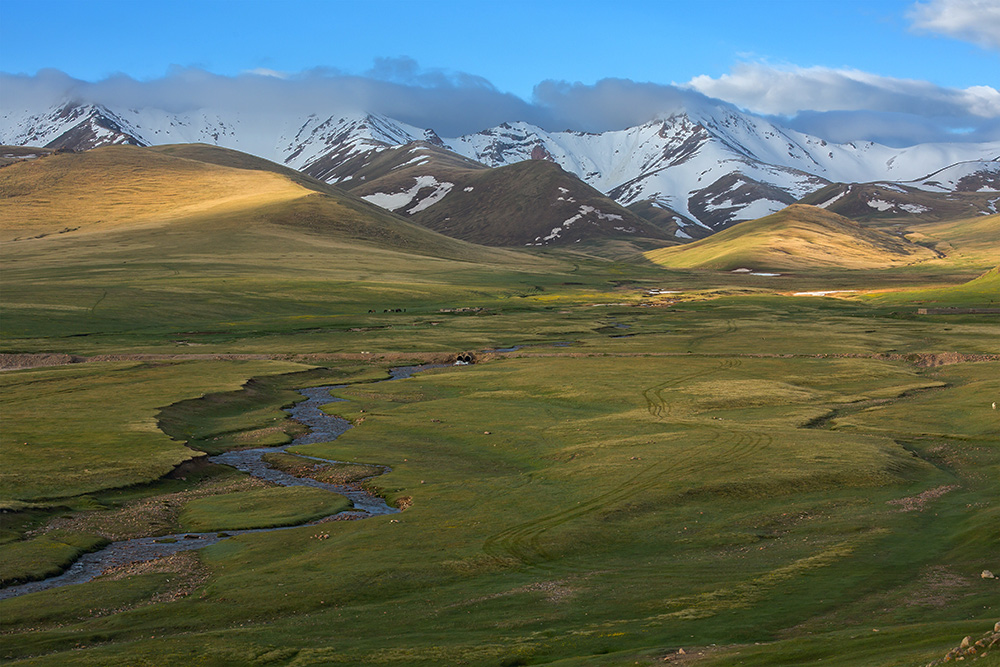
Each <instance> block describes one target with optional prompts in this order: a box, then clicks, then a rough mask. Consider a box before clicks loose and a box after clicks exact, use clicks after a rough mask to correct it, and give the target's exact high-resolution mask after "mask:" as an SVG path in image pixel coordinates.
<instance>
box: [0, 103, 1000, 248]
mask: <svg viewBox="0 0 1000 667" xmlns="http://www.w3.org/2000/svg"><path fill="white" fill-rule="evenodd" d="M414 141H423V142H428V143H429V144H432V145H434V146H439V147H442V148H446V149H448V150H451V151H453V152H454V153H457V154H459V155H461V156H464V157H467V158H470V159H472V160H475V161H477V162H480V163H482V164H485V165H487V166H489V167H499V166H504V165H511V164H514V163H517V162H522V161H525V160H532V159H533V160H539V159H541V160H548V161H551V162H554V163H556V164H558V165H559V166H561V167H562V168H563V169H564V170H566V171H568V172H570V173H572V174H575V175H577V176H578V177H579V178H581V179H582V180H583V181H584V182H586V183H587V184H589V185H591V186H593V187H595V188H596V189H597V190H599V191H601V192H602V193H605V194H607V195H608V196H609V197H611V198H612V199H614V200H616V201H618V202H619V203H620V204H622V205H631V204H636V203H639V202H648V203H650V204H651V205H652V206H654V207H656V208H657V209H661V210H663V211H666V212H667V213H668V214H669V215H670V216H672V218H673V219H674V220H675V221H676V223H677V224H678V225H680V226H681V228H683V227H684V226H688V227H690V226H692V225H696V226H701V227H704V228H706V231H707V230H709V229H711V230H717V229H721V228H723V227H726V226H728V225H730V224H732V223H734V222H737V221H740V220H748V219H752V218H757V217H760V216H763V215H767V214H769V213H773V212H775V211H777V210H779V209H781V208H783V207H784V206H786V205H787V204H790V203H792V202H795V201H797V200H799V199H800V198H802V197H804V196H805V195H807V194H809V193H810V192H814V191H816V190H818V189H820V188H823V187H825V186H827V185H829V184H831V183H835V182H845V183H858V182H869V181H888V182H904V181H916V180H918V179H925V180H927V182H928V183H930V181H933V184H931V185H928V186H926V187H937V188H943V189H948V188H950V187H954V188H958V187H960V186H959V183H960V182H961V183H973V182H981V183H982V186H981V187H993V188H995V187H997V186H996V178H995V171H990V169H992V167H982V165H984V164H987V163H990V162H991V161H993V160H996V159H997V158H1000V142H991V143H985V144H970V143H954V144H923V145H918V146H912V147H909V148H903V149H897V148H890V147H887V146H882V145H879V144H874V143H871V142H864V143H847V144H831V143H828V142H826V141H824V140H822V139H819V138H816V137H812V136H809V135H805V134H802V133H799V132H794V131H792V130H788V129H784V128H781V127H779V126H777V125H775V124H773V123H771V122H769V121H767V120H765V119H762V118H759V117H756V116H753V115H750V114H746V113H743V112H740V111H739V110H737V109H736V108H734V107H731V106H729V105H726V104H723V103H719V104H718V105H704V106H703V107H702V108H698V109H690V110H688V111H687V112H685V113H677V114H674V115H671V116H669V117H665V118H659V119H656V120H653V121H650V122H647V123H644V124H642V125H639V126H636V127H631V128H627V129H624V130H614V131H609V132H603V133H599V134H591V133H584V132H572V131H565V132H548V131H546V130H543V129H542V128H539V127H536V126H533V125H530V124H527V123H522V122H512V123H504V124H502V125H499V126H497V127H494V128H490V129H487V130H483V131H482V132H477V133H475V134H470V135H465V136H462V137H457V138H453V139H441V138H440V137H439V136H438V135H437V134H436V133H435V132H434V131H433V130H431V129H423V128H418V127H414V126H412V125H408V124H406V123H402V122H399V121H396V120H393V119H391V118H387V117H385V116H379V115H375V114H366V113H356V114H333V115H324V114H321V113H317V114H313V115H309V116H305V117H302V116H294V115H281V114H275V113H264V112H260V113H257V112H254V111H252V110H245V111H239V112H220V111H212V110H208V109H205V110H199V111H192V112H185V113H171V112H168V111H165V110H162V109H150V108H146V109H110V108H108V107H106V106H101V105H96V104H74V103H66V104H63V105H60V106H58V107H54V108H52V109H46V110H32V109H16V108H14V109H4V110H3V111H0V143H2V144H8V145H19V146H25V145H35V146H46V147H50V148H59V147H63V148H71V149H77V150H79V149H89V148H94V147H97V146H101V145H106V144H114V143H129V144H136V145H153V144H168V143H196V142H202V143H209V144H216V145H219V146H223V147H226V148H232V149H235V150H240V151H243V152H246V153H251V154H253V155H258V156H260V157H263V158H267V159H269V160H273V161H275V162H278V163H281V164H285V165H287V166H289V167H292V168H295V169H298V170H300V171H303V172H305V173H307V174H309V175H311V176H314V177H316V178H320V179H322V180H325V181H327V182H329V183H341V184H342V183H345V182H346V181H348V180H349V179H352V178H354V175H355V174H358V173H359V172H363V170H364V169H365V167H367V166H368V165H370V164H371V163H372V161H373V160H374V159H375V158H376V156H377V154H378V153H380V152H382V151H384V150H386V149H388V148H392V147H398V146H403V145H406V144H409V143H411V142H414ZM416 159H418V158H417V157H416V156H414V160H416ZM959 163H970V164H972V165H979V166H973V167H968V166H966V167H958V166H957V165H958V164H959ZM949 169H951V170H955V169H957V170H958V171H953V172H951V171H949V172H947V173H948V174H950V175H949V176H948V177H947V178H941V179H936V180H935V179H933V178H931V177H930V176H929V175H931V174H934V173H935V172H939V171H941V170H949ZM969 169H971V171H969ZM983 169H986V170H987V173H985V174H980V172H981V171H982V170H983ZM963 170H964V171H963ZM960 172H961V173H960ZM942 173H945V172H942ZM977 174H980V175H977ZM991 174H992V176H991ZM418 176H419V175H418ZM425 176H427V177H431V176H434V174H432V173H428V174H426V175H425ZM359 178H360V176H359ZM963 179H964V180H963ZM977 179H978V180H977Z"/></svg>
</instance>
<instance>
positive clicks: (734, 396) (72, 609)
mask: <svg viewBox="0 0 1000 667" xmlns="http://www.w3.org/2000/svg"><path fill="white" fill-rule="evenodd" d="M624 340H630V339H624ZM556 350H558V348H556ZM564 353H565V354H571V353H567V352H564ZM216 363H218V362H216ZM997 371H998V365H997V363H995V362H994V363H981V364H961V365H957V366H946V367H941V368H935V369H926V370H921V369H919V368H916V367H913V366H911V365H909V364H907V363H905V362H902V361H899V362H894V361H878V360H873V359H866V358H808V357H801V356H800V357H791V358H753V357H735V356H733V355H728V356H726V355H711V354H697V355H695V354H692V355H687V354H683V355H672V356H665V357H664V356H661V357H657V356H634V357H631V356H630V357H623V356H603V355H599V356H580V357H577V356H543V353H541V352H539V353H537V354H532V355H529V356H526V357H524V358H513V359H507V360H498V361H494V362H488V363H485V364H481V365H475V366H469V367H461V368H446V369H440V370H432V371H427V372H425V373H423V374H421V375H419V376H416V377H414V378H411V379H407V380H401V381H397V382H392V383H385V384H372V383H370V382H366V381H364V380H366V379H370V378H369V377H366V376H365V375H358V376H355V379H359V380H362V381H361V382H356V383H353V384H348V386H347V387H345V388H344V389H340V390H337V392H336V393H337V395H338V396H339V397H342V398H346V399H349V401H348V402H346V403H332V404H330V405H329V406H328V409H329V410H331V411H333V412H337V413H339V414H343V415H344V416H346V417H349V418H352V419H355V420H356V419H357V418H358V417H360V416H363V417H364V421H363V422H361V423H358V424H357V425H356V427H355V428H354V429H352V430H350V431H348V432H347V434H345V435H344V436H342V437H341V438H340V439H338V440H337V441H335V442H333V443H329V444H320V445H311V446H307V447H302V448H299V449H298V450H297V451H300V452H302V453H305V454H310V455H318V456H322V457H328V458H333V459H337V460H346V461H360V462H377V463H381V464H386V465H389V466H391V467H392V469H393V471H392V472H391V473H389V474H387V475H385V476H383V477H379V478H376V479H375V480H373V481H372V482H369V484H370V485H372V486H373V488H375V489H376V490H377V491H378V492H380V493H382V494H384V495H385V496H386V497H387V499H388V500H390V501H394V500H398V499H400V498H404V497H407V498H410V499H412V506H411V507H410V508H409V509H407V510H405V511H404V512H403V513H402V514H399V515H396V516H395V517H392V520H391V519H390V517H381V518H375V519H369V520H366V521H361V522H339V523H331V524H324V525H323V527H322V531H320V529H319V528H317V527H302V528H292V529H288V530H282V531H278V532H274V533H262V534H254V535H244V536H240V537H236V538H232V539H229V540H227V541H225V542H223V543H220V544H218V545H215V546H213V547H210V548H208V549H205V550H203V551H201V552H200V556H199V557H200V558H201V560H202V562H203V563H204V565H205V566H207V567H208V569H209V571H210V572H211V577H210V579H209V581H208V582H207V583H206V584H205V585H204V587H203V588H202V589H201V592H200V593H198V594H197V595H193V596H189V597H185V598H183V599H179V600H176V601H173V602H160V603H156V604H151V605H142V606H136V607H135V608H132V609H129V610H126V611H123V612H121V613H118V614H111V615H102V616H99V617H88V616H87V615H86V612H85V609H86V608H95V607H101V608H103V607H104V606H105V605H106V604H110V601H111V600H113V599H115V597H114V596H121V595H126V593H125V592H124V591H123V590H122V589H121V587H120V582H108V583H104V582H102V581H101V580H97V581H95V582H93V583H91V584H85V585H81V586H78V587H74V589H55V590H52V591H46V592H42V593H38V594H35V595H33V596H29V598H24V599H17V600H13V601H8V602H4V603H0V614H2V617H3V619H4V623H5V626H6V627H7V628H8V629H10V630H11V631H12V632H13V634H11V635H8V638H7V641H6V647H5V648H6V651H7V652H6V653H5V655H7V656H9V658H11V659H15V658H21V659H24V661H25V663H26V664H27V663H28V662H30V663H32V664H101V663H102V662H104V661H107V660H108V659H110V657H111V656H118V657H119V658H124V659H126V660H127V661H131V663H133V664H154V663H155V662H157V661H160V662H159V664H171V663H182V662H186V661H190V662H194V661H195V659H196V658H197V659H198V660H200V661H201V662H202V663H203V664H220V665H221V664H240V663H242V664H250V663H252V662H255V661H256V662H259V663H260V664H269V663H271V664H289V665H308V664H383V663H385V664H442V663H446V664H457V663H465V664H477V665H478V664H483V665H497V664H543V663H550V662H552V663H557V664H605V665H611V664H634V663H635V662H636V661H639V663H640V664H653V663H654V662H660V661H662V657H664V656H666V655H667V654H668V653H670V652H672V651H674V650H676V649H677V648H681V647H686V650H688V651H692V650H693V651H695V652H697V650H701V649H702V648H707V647H711V646H712V645H713V644H716V645H718V646H720V647H723V648H722V649H719V648H718V647H716V648H715V649H713V650H712V651H709V652H708V653H707V654H706V656H704V657H703V660H704V661H705V664H716V663H717V664H738V660H740V659H752V660H755V661H756V662H751V663H748V664H794V660H790V661H787V662H782V658H781V656H782V655H786V656H799V658H798V659H800V660H806V659H818V658H824V662H827V661H828V660H829V661H830V662H832V664H843V665H850V664H868V663H866V662H865V658H864V656H866V655H868V656H880V657H878V660H879V661H880V662H874V663H871V664H885V665H889V664H913V665H916V664H923V663H926V662H927V661H929V660H931V659H934V658H938V657H941V656H943V654H944V653H945V652H946V651H947V650H948V649H949V648H951V647H952V646H954V645H957V642H958V641H960V640H961V637H962V636H964V634H969V633H971V632H973V630H971V629H970V628H973V627H980V626H985V625H986V624H987V623H989V624H990V626H991V625H992V623H993V617H994V616H995V615H996V608H995V601H996V593H997V590H996V586H995V581H992V580H984V579H980V578H979V577H978V573H979V572H980V571H981V570H982V569H984V568H988V567H993V568H996V567H997V566H996V564H994V562H993V561H994V560H995V558H994V554H995V552H996V548H997V546H998V545H997V540H996V532H995V531H993V530H991V529H992V528H993V527H995V525H996V523H995V519H996V514H995V513H992V512H991V511H989V510H988V508H989V507H991V506H992V504H995V502H996V500H997V499H996V488H995V484H994V483H993V482H991V480H992V479H995V476H991V474H990V472H991V471H995V469H996V466H997V449H996V447H997V438H996V437H995V431H994V430H993V429H995V421H993V420H995V414H996V413H992V411H991V414H984V413H982V412H981V411H980V412H968V413H967V414H968V416H967V417H966V418H965V419H964V420H963V421H962V423H961V424H960V425H958V424H957V423H956V425H955V426H954V427H952V426H950V424H951V423H950V422H945V426H942V427H938V430H941V429H942V428H946V427H947V428H951V431H949V433H952V435H951V436H948V437H942V435H941V434H940V433H939V432H938V431H934V430H933V429H928V428H926V426H925V425H924V424H923V423H922V422H918V421H914V420H907V419H906V418H905V415H906V414H911V411H912V410H913V409H914V407H916V406H922V405H933V406H935V409H936V410H938V414H940V415H946V414H952V413H958V412H960V411H963V410H966V407H965V406H966V404H967V403H968V401H969V400H970V398H969V397H970V396H972V395H979V394H981V393H983V392H984V391H986V392H988V391H992V389H991V387H992V388H995V381H993V380H992V377H993V376H994V375H997V374H998V373H997ZM17 374H18V373H15V374H12V375H17ZM323 374H324V373H323V372H321V371H318V370H314V371H308V372H305V373H301V372H300V373H299V374H298V375H292V376H285V377H286V378H298V379H299V380H305V382H303V383H302V386H304V385H307V384H320V383H322V382H321V379H322V378H321V377H320V376H321V375H323ZM334 374H335V373H334ZM342 377H343V378H344V379H345V380H346V381H348V382H350V379H351V375H350V372H346V371H345V372H343V374H342ZM278 379H279V376H275V377H274V380H278ZM277 384H280V383H277ZM275 386H277V385H275ZM239 393H240V392H229V393H228V394H227V393H223V394H220V395H219V396H220V398H219V399H217V400H206V399H196V400H193V401H185V402H180V403H178V404H176V406H175V407H171V408H168V409H166V410H164V411H163V414H162V417H161V420H162V421H163V422H164V423H169V424H172V425H173V426H172V427H171V428H173V429H182V428H186V429H194V428H195V427H196V426H197V433H198V434H199V435H198V437H199V438H201V440H202V441H205V440H206V439H210V437H214V436H211V434H213V433H222V432H233V431H237V430H239V429H244V430H246V431H247V432H252V431H254V430H255V429H257V428H259V427H260V424H261V423H266V419H267V415H268V414H270V413H269V410H274V409H275V408H277V407H280V405H281V404H283V403H286V402H287V396H286V395H285V392H284V390H281V391H278V390H267V391H258V392H257V393H254V386H253V384H252V385H251V387H250V388H249V389H248V390H247V391H246V392H245V393H247V394H248V395H247V396H244V397H243V399H242V400H243V401H244V402H243V404H242V406H243V408H244V409H246V414H248V415H253V418H249V417H248V418H247V419H246V420H245V421H243V422H242V423H240V422H239V420H238V419H236V417H235V414H234V412H233V410H232V409H233V407H234V406H235V405H236V404H238V403H239V397H238V394H239ZM227 397H228V398H227ZM208 398H209V399H210V398H211V397H208ZM268 406H270V407H268ZM362 410H363V411H364V412H361V411H362ZM174 412H176V413H177V414H176V415H175V414H173V413H174ZM896 415H899V416H898V417H897V416H896ZM234 419H236V421H234ZM938 422H940V419H937V420H935V419H934V415H929V416H928V424H935V423H938ZM193 432H194V431H193ZM953 436H960V438H961V443H957V444H956V443H955V442H954V437H953ZM942 445H944V446H946V447H947V448H948V449H947V451H945V450H939V449H937V447H940V446H942ZM941 487H954V488H951V489H950V490H949V491H947V492H946V493H943V494H941V495H939V496H934V497H933V498H932V499H931V500H929V501H928V502H927V504H926V505H925V506H923V507H922V508H921V509H919V510H913V511H902V510H901V507H902V505H901V504H900V503H901V502H902V501H903V499H907V498H913V497H917V496H920V494H922V493H925V492H927V491H929V490H934V489H940V488H941ZM241 495H243V496H246V495H247V494H246V493H243V494H234V495H233V496H232V497H229V496H213V497H211V498H208V499H205V500H203V501H202V500H199V501H192V503H189V504H188V506H187V508H188V510H186V511H193V509H194V508H197V507H198V504H202V505H208V506H209V507H210V509H211V512H213V516H217V517H220V518H221V517H223V516H226V515H230V513H231V512H230V509H229V508H226V507H224V506H223V504H224V503H229V502H238V501H239V500H238V497H239V496H241ZM247 500H249V499H248V498H244V499H243V501H247ZM272 500H276V498H272ZM243 501H239V502H243ZM252 504H253V503H251V505H252ZM264 504H265V505H271V502H270V501H269V502H268V503H264ZM279 505H280V503H274V508H275V509H277V508H278V506H279ZM970 506H975V507H983V508H985V509H986V511H983V512H970V510H969V507H970ZM263 509H264V508H263V506H261V505H257V506H255V507H253V509H252V513H256V512H258V511H261V510H263ZM207 525H208V524H206V527H207ZM319 532H324V533H327V534H329V538H327V539H317V535H318V534H319ZM998 569H1000V568H998ZM145 576H152V575H145ZM110 583H113V584H115V586H111V587H109V585H108V584H110ZM136 585H139V584H138V582H137V584H136ZM73 590H75V591H76V595H78V597H77V598H75V599H77V600H79V603H78V604H76V605H75V606H74V604H73V602H72V601H73V599H74V597H73V595H74V593H73V592H72V591H73ZM136 595H138V593H136ZM30 598H34V599H35V600H36V601H37V603H36V605H33V606H31V607H29V606H27V605H26V602H27V600H28V599H30ZM48 599H52V600H53V608H54V609H56V610H58V611H57V612H52V613H51V614H49V615H47V616H46V617H45V618H44V619H43V620H44V622H42V620H39V619H38V617H37V612H33V611H31V610H32V609H37V608H38V606H37V605H43V606H44V605H45V601H46V600H48ZM130 599H131V598H130ZM942 600H943V601H944V602H945V604H942V603H941V601H942ZM55 601H58V602H57V603H56V602H55ZM417 610H419V611H417ZM17 628H31V629H30V630H27V631H23V632H22V631H18V630H17ZM872 628H877V629H879V630H880V632H878V633H873V632H872ZM758 643H759V645H758ZM78 645H79V646H81V647H88V648H87V649H86V650H82V651H81V650H75V651H72V652H70V649H73V648H76V647H77V646H78ZM29 656H37V657H35V658H32V659H30V660H29V659H28V657H29ZM768 661H770V662H768Z"/></svg>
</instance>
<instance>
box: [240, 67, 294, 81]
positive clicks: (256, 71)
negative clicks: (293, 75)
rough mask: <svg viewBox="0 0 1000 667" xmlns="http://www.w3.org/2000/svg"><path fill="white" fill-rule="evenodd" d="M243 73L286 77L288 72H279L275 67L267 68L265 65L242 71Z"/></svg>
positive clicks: (277, 77)
mask: <svg viewBox="0 0 1000 667" xmlns="http://www.w3.org/2000/svg"><path fill="white" fill-rule="evenodd" d="M243 74H253V75H255V76H270V77H273V78H275V79H287V78H288V72H279V71H278V70H275V69H268V68H266V67H258V68H256V69H248V70H245V71H244V72H243Z"/></svg>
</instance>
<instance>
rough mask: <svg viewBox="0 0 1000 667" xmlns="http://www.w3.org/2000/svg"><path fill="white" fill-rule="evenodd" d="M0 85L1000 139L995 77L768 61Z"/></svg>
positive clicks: (433, 113) (459, 115)
mask: <svg viewBox="0 0 1000 667" xmlns="http://www.w3.org/2000/svg"><path fill="white" fill-rule="evenodd" d="M965 1H966V2H967V3H970V4H974V2H975V0H965ZM928 21H930V19H928ZM915 25H916V23H915ZM949 25H954V23H951V24H949ZM956 30H957V28H956ZM998 34H1000V33H998ZM0 89H2V90H4V95H3V98H2V100H0V106H2V107H3V108H8V109H9V108H12V107H19V106H23V107H24V108H29V107H31V108H37V107H38V106H53V105H55V104H58V103H59V102H61V101H63V100H66V99H73V100H79V101H85V102H96V103H101V104H105V105H108V106H110V107H112V108H114V107H125V108H145V107H156V108H161V109H164V110H167V111H171V112H184V111H193V110H197V109H202V108H208V109H217V110H233V111H241V110H242V111H245V112H249V111H251V110H252V111H253V112H254V113H264V114H268V113H274V114H287V113H296V114H303V115H305V114H310V113H316V114H318V115H323V114H335V113H342V112H344V113H350V112H361V111H364V112H373V113H380V114H385V115H387V116H390V117H392V118H396V119H398V120H401V121H403V122H406V123H410V124H412V125H415V126H418V127H427V128H433V129H434V130H435V131H437V132H438V134H440V135H441V136H459V135H462V134H468V133H471V132H477V131H480V130H483V129H486V128H489V127H493V126H496V125H498V124H500V123H503V122H511V121H519V120H521V121H526V122H529V123H532V124H535V125H538V126H540V127H543V128H545V129H548V130H564V129H572V130H580V131H587V132H602V131H606V130H611V129H622V128H625V127H629V126H634V125H638V124H641V123H643V122H646V121H648V120H651V119H653V118H655V117H658V116H667V115H670V114H671V113H676V112H679V111H682V110H684V109H692V108H698V107H702V106H704V105H717V104H732V105H734V106H736V107H739V108H741V109H745V110H748V111H751V112H753V113H758V114H761V115H765V116H768V117H769V118H770V119H771V120H773V121H775V122H778V123H779V124H783V125H786V126H788V127H791V128H793V129H797V130H799V131H802V132H806V133H808V134H813V135H816V136H819V137H822V138H824V139H827V140H829V141H835V142H845V141H860V140H871V141H876V142H879V143H884V144H887V145H892V146H905V145H912V144H916V143H925V142H931V141H947V142H951V141H990V140H996V139H1000V91H998V90H997V89H996V88H993V87H991V86H985V85H984V86H973V87H970V88H966V89H956V88H945V87H941V86H937V85H935V84H932V83H929V82H926V81H914V80H905V79H894V78H890V77H884V76H878V75H874V74H869V73H866V72H860V71H855V70H837V69H829V68H821V67H812V68H801V67H776V66H772V65H768V64H763V63H743V64H740V65H738V66H736V67H735V68H733V70H732V71H731V72H730V73H729V74H725V75H722V76H719V77H717V78H712V77H709V76H698V77H695V78H693V79H692V80H690V81H688V82H685V83H679V84H677V83H675V84H670V85H667V84H660V83H649V82H638V81H632V80H629V79H613V78H606V79H602V80H599V81H597V82H596V83H593V84H585V83H579V82H567V81H554V80H546V81H542V82H540V83H538V84H537V85H536V86H535V88H534V94H533V99H532V100H530V101H527V100H523V99H521V98H520V97H518V96H516V95H513V94H511V93H506V92H503V91H501V90H498V89H497V88H496V87H495V86H494V85H493V84H492V83H490V82H489V81H487V80H486V79H484V78H482V77H479V76H476V75H473V74H468V73H463V72H452V71H445V70H435V69H424V68H422V67H420V65H419V64H418V63H417V62H416V61H414V60H413V59H412V58H406V57H402V58H380V59H377V60H376V62H375V63H374V66H373V67H372V68H371V69H370V70H368V71H367V72H365V73H364V75H352V74H347V73H344V72H341V71H338V70H335V69H329V68H325V69H312V70H307V71H304V72H298V73H283V72H275V71H270V70H254V71H250V72H245V73H243V74H241V75H238V76H221V75H217V74H213V73H211V72H207V71H205V70H202V69H197V68H174V69H173V70H171V71H170V72H168V73H167V74H166V75H165V76H163V77H160V78H156V79H151V80H146V81H139V80H136V79H133V78H131V77H129V76H126V75H117V76H112V77H109V78H107V79H104V80H101V81H96V82H87V81H81V80H78V79H74V78H72V77H70V76H69V75H67V74H65V73H63V72H61V71H58V70H51V69H49V70H42V71H39V72H38V73H37V74H35V75H31V76H28V75H12V74H0Z"/></svg>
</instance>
